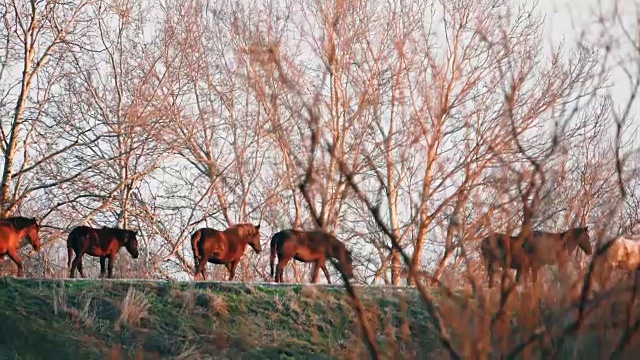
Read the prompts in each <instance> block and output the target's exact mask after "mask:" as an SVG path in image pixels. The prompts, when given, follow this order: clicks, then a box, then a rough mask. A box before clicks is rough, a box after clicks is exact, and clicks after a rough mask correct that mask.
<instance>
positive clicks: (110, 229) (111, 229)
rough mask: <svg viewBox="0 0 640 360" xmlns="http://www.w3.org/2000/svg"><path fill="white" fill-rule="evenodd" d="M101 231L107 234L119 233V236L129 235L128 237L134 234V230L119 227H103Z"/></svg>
mask: <svg viewBox="0 0 640 360" xmlns="http://www.w3.org/2000/svg"><path fill="white" fill-rule="evenodd" d="M101 230H106V231H108V232H112V233H119V234H129V235H133V234H135V231H134V230H129V229H122V228H119V227H110V226H103V227H102V229H101Z"/></svg>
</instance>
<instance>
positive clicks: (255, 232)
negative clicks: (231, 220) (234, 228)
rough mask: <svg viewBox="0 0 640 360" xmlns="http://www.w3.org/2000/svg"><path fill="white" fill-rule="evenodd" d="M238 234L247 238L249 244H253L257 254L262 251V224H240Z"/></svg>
mask: <svg viewBox="0 0 640 360" xmlns="http://www.w3.org/2000/svg"><path fill="white" fill-rule="evenodd" d="M238 235H239V236H241V237H245V238H246V239H247V244H249V246H251V248H252V249H253V251H255V252H256V254H259V253H260V252H261V251H262V245H261V244H260V224H258V225H253V224H242V225H238Z"/></svg>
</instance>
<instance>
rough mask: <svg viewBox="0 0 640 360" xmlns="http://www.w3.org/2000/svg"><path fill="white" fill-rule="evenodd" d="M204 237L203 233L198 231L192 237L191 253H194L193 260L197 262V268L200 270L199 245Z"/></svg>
mask: <svg viewBox="0 0 640 360" xmlns="http://www.w3.org/2000/svg"><path fill="white" fill-rule="evenodd" d="M201 236H202V231H200V230H198V231H196V232H194V233H193V234H192V235H191V251H193V259H194V261H195V267H196V269H197V268H198V264H199V262H200V261H199V259H200V251H198V243H199V242H200V237H201Z"/></svg>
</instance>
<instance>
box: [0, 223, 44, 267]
mask: <svg viewBox="0 0 640 360" xmlns="http://www.w3.org/2000/svg"><path fill="white" fill-rule="evenodd" d="M39 232H40V225H38V222H37V221H36V219H35V218H27V217H22V216H16V217H10V218H7V219H2V220H0V257H4V255H9V257H10V258H11V260H13V262H14V263H15V264H16V266H17V267H18V276H20V277H22V276H23V271H22V259H21V258H20V255H18V249H19V248H20V240H22V238H24V237H25V236H26V237H27V239H28V240H29V242H30V243H31V246H33V249H34V250H35V251H38V250H39V249H40V235H39Z"/></svg>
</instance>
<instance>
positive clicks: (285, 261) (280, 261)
mask: <svg viewBox="0 0 640 360" xmlns="http://www.w3.org/2000/svg"><path fill="white" fill-rule="evenodd" d="M290 259H291V258H289V257H284V256H283V257H282V258H280V257H278V265H276V282H279V283H282V282H284V280H283V277H282V275H283V273H284V267H285V266H287V264H288V263H289V260H290Z"/></svg>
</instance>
